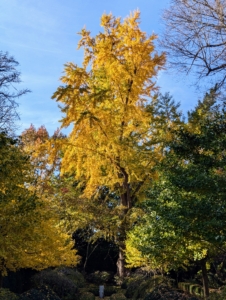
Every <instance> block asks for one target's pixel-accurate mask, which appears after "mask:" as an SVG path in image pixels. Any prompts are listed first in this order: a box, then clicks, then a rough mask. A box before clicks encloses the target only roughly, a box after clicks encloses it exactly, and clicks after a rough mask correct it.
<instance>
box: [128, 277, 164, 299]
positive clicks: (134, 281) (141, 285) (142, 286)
mask: <svg viewBox="0 0 226 300" xmlns="http://www.w3.org/2000/svg"><path fill="white" fill-rule="evenodd" d="M163 282H167V283H168V279H167V278H165V277H162V276H153V277H151V278H145V277H141V276H139V277H137V278H136V277H134V278H131V279H130V280H129V283H128V286H127V290H126V293H125V295H126V297H127V298H133V299H139V298H143V297H145V295H146V294H147V293H149V292H151V291H152V290H153V289H154V288H155V287H156V286H157V285H159V284H160V283H163Z"/></svg>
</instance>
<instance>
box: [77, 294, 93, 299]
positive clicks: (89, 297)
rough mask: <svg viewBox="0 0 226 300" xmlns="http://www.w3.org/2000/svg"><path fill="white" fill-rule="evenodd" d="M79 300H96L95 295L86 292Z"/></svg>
mask: <svg viewBox="0 0 226 300" xmlns="http://www.w3.org/2000/svg"><path fill="white" fill-rule="evenodd" d="M79 300H95V296H94V295H93V293H90V292H84V293H82V294H81V295H80V297H79Z"/></svg>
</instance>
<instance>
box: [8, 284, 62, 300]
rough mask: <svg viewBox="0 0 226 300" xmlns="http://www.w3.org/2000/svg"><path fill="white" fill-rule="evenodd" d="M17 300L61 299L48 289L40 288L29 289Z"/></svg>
mask: <svg viewBox="0 0 226 300" xmlns="http://www.w3.org/2000/svg"><path fill="white" fill-rule="evenodd" d="M5 299H8V298H5ZM19 300H61V299H60V298H59V297H58V296H57V295H56V294H55V293H54V292H53V291H52V290H51V289H50V288H49V287H47V286H41V287H40V289H31V290H29V291H27V292H25V293H23V294H21V295H20V297H19Z"/></svg>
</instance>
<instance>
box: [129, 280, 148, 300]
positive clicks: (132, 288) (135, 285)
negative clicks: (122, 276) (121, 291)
mask: <svg viewBox="0 0 226 300" xmlns="http://www.w3.org/2000/svg"><path fill="white" fill-rule="evenodd" d="M143 280H144V278H142V277H137V278H136V277H135V278H131V279H129V282H128V283H127V289H126V293H125V296H126V297H127V298H132V297H133V296H134V294H135V293H136V291H137V290H138V289H139V286H140V285H141V283H142V282H143Z"/></svg>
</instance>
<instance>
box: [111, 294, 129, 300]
mask: <svg viewBox="0 0 226 300" xmlns="http://www.w3.org/2000/svg"><path fill="white" fill-rule="evenodd" d="M110 300H126V296H125V295H124V294H120V293H118V294H113V295H111V297H110Z"/></svg>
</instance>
